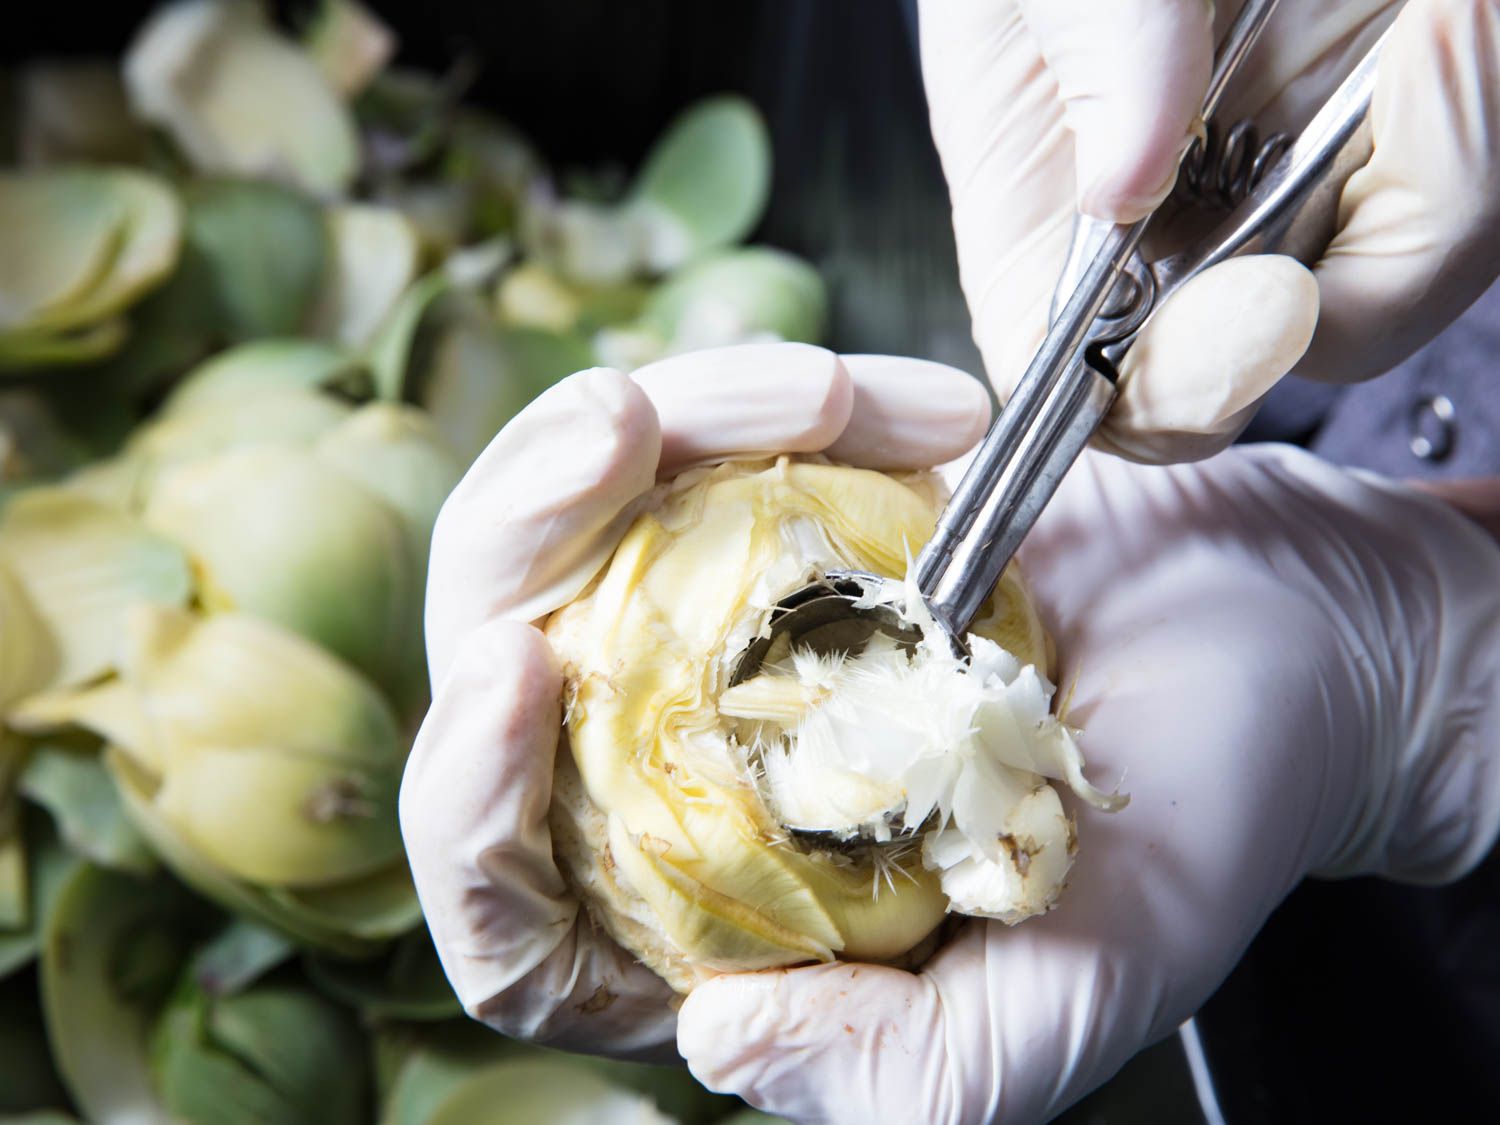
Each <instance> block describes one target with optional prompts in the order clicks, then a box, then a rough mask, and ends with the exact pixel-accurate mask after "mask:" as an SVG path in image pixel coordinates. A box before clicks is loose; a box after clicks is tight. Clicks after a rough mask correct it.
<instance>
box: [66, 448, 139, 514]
mask: <svg viewBox="0 0 1500 1125" xmlns="http://www.w3.org/2000/svg"><path fill="white" fill-rule="evenodd" d="M148 468H149V464H148V462H147V460H146V459H145V458H144V457H135V456H128V455H124V454H122V455H120V456H118V457H106V458H105V459H103V460H101V461H93V462H90V463H89V464H87V465H84V466H82V467H81V468H78V469H76V470H74V471H73V472H72V473H70V474H69V475H68V476H67V478H66V479H65V480H64V482H63V483H64V484H66V485H67V487H69V488H71V489H72V490H73V491H75V492H79V493H82V494H83V495H84V496H87V497H89V498H90V499H92V500H94V501H96V502H98V503H100V504H103V505H104V506H105V507H106V508H113V509H115V510H116V511H119V512H138V511H139V510H140V506H141V503H142V502H143V499H144V496H145V487H146V480H147V477H148V475H149V474H148V472H147V470H148Z"/></svg>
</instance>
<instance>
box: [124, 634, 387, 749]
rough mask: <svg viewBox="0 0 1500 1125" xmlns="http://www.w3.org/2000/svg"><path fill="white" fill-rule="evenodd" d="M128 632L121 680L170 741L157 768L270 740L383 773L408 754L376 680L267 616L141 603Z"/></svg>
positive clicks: (281, 746)
mask: <svg viewBox="0 0 1500 1125" xmlns="http://www.w3.org/2000/svg"><path fill="white" fill-rule="evenodd" d="M124 633H125V643H124V658H123V659H122V661H121V666H120V682H121V683H122V684H124V686H125V687H126V688H127V689H128V690H129V691H131V692H132V693H134V694H135V696H136V697H137V699H138V700H139V706H140V707H141V709H142V710H143V711H144V712H145V713H147V714H148V715H149V716H150V717H151V722H152V730H153V732H154V734H155V736H156V738H157V739H158V742H159V745H161V746H162V747H163V751H162V754H161V755H160V758H159V761H160V766H159V775H158V776H161V775H165V774H167V773H170V772H171V771H172V770H173V769H174V768H175V766H176V764H177V762H178V758H179V755H180V754H182V753H187V752H190V750H194V749H198V748H225V749H243V750H246V751H252V752H253V751H257V750H259V749H260V748H261V747H268V746H269V747H274V748H276V751H278V752H280V753H284V754H293V755H306V756H309V757H314V758H320V759H322V760H324V761H327V762H328V763H330V764H331V765H333V766H335V767H337V768H340V769H350V770H367V771H369V772H371V773H372V774H373V775H376V776H380V777H384V776H385V775H386V774H387V773H388V772H389V771H390V770H392V769H396V768H399V766H400V764H401V762H402V761H403V760H404V759H405V755H406V745H405V742H404V740H403V739H402V737H401V735H400V733H399V730H398V727H397V724H396V720H395V718H394V717H393V716H392V715H391V712H390V708H389V706H388V705H387V704H386V702H385V700H384V699H383V698H382V697H381V695H380V693H379V692H378V691H376V690H375V688H374V686H373V685H371V684H370V683H369V681H367V680H366V679H365V678H364V677H363V676H361V675H359V674H358V673H357V672H356V671H355V670H354V669H352V668H350V667H349V666H348V665H346V664H345V663H343V662H342V661H340V660H338V659H337V658H335V657H334V656H332V655H331V654H329V653H328V652H326V651H324V650H323V649H322V648H320V647H318V646H317V645H315V644H312V643H310V642H308V641H306V640H304V639H303V638H301V637H299V636H297V635H296V634H295V633H291V632H288V631H286V630H285V629H282V628H279V627H277V626H276V625H275V624H273V623H272V622H270V621H265V620H261V619H259V618H256V617H251V616H248V615H245V614H218V615H211V616H208V617H201V616H198V615H196V614H193V613H190V612H188V611H187V610H183V609H175V608H170V609H169V608H166V607H161V606H144V607H141V608H140V609H138V610H137V611H136V612H135V613H133V614H131V615H130V616H129V617H128V618H127V620H126V621H125V623H124Z"/></svg>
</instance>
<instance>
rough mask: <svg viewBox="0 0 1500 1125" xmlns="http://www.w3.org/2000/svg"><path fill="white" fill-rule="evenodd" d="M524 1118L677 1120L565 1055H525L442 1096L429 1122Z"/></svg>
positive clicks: (585, 1124)
mask: <svg viewBox="0 0 1500 1125" xmlns="http://www.w3.org/2000/svg"><path fill="white" fill-rule="evenodd" d="M520 1121H569V1122H577V1123H579V1125H675V1122H674V1121H673V1119H672V1118H670V1117H668V1116H667V1115H666V1114H664V1113H662V1112H661V1110H660V1109H658V1108H657V1107H656V1103H655V1102H654V1101H653V1100H652V1099H651V1098H649V1097H647V1096H645V1095H643V1094H641V1093H638V1092H637V1091H635V1090H630V1089H626V1088H622V1087H620V1086H616V1085H614V1084H612V1083H610V1082H609V1081H607V1080H606V1079H604V1078H602V1077H600V1076H599V1075H597V1074H595V1073H593V1072H591V1071H590V1070H588V1069H587V1068H585V1067H582V1066H579V1065H577V1064H575V1063H572V1062H570V1061H569V1060H567V1059H564V1058H551V1059H535V1058H521V1059H514V1060H510V1061H506V1062H500V1063H496V1064H495V1065H493V1066H489V1067H486V1068H485V1069H483V1070H481V1071H479V1072H478V1073H477V1074H474V1075H472V1076H471V1077H470V1078H468V1079H467V1080H466V1081H464V1082H463V1083H461V1084H460V1085H459V1086H458V1087H457V1088H456V1089H455V1090H453V1091H452V1092H451V1093H450V1094H449V1095H448V1096H447V1097H446V1098H444V1099H443V1100H442V1101H441V1102H440V1103H439V1104H438V1105H437V1106H436V1108H435V1109H434V1110H433V1112H432V1114H431V1116H429V1117H428V1118H427V1119H426V1121H425V1125H508V1123H509V1122H520Z"/></svg>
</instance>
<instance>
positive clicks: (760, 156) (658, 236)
mask: <svg viewBox="0 0 1500 1125" xmlns="http://www.w3.org/2000/svg"><path fill="white" fill-rule="evenodd" d="M770 191H771V139H770V134H769V132H768V131H767V129H766V124H765V121H764V120H763V119H762V118H761V115H760V112H759V111H758V110H757V109H756V108H755V106H753V105H752V104H751V103H750V102H748V101H746V100H745V99H744V98H740V97H734V96H724V97H716V98H707V99H705V100H703V101H701V102H698V103H697V104H696V105H693V106H690V107H689V108H688V109H687V110H685V111H684V112H683V113H682V114H681V116H679V117H678V118H677V119H676V120H675V121H674V122H673V123H672V124H671V125H670V126H669V127H668V128H667V131H666V133H664V134H663V135H662V137H661V138H660V139H659V140H658V141H657V142H656V144H655V146H653V148H652V150H651V152H650V153H649V154H648V155H647V157H646V161H645V163H644V164H643V165H642V167H641V170H640V172H639V173H638V175H637V177H636V181H635V184H634V185H633V189H632V193H631V202H632V204H633V205H634V206H635V207H637V208H639V209H642V210H644V211H646V212H647V213H648V214H649V216H650V218H651V220H652V222H651V224H650V227H651V231H652V233H651V237H650V239H649V241H648V247H649V248H648V253H647V258H648V262H649V265H650V267H651V268H652V269H653V270H654V271H656V272H665V271H667V270H671V269H675V268H677V267H678V266H680V265H681V264H682V263H684V262H686V261H689V260H691V259H693V258H696V257H698V256H700V255H702V254H704V253H706V252H708V251H710V250H717V249H720V248H722V247H725V246H730V245H732V244H734V243H736V242H739V241H740V240H741V239H743V238H744V237H745V236H746V235H748V234H749V233H750V232H751V230H753V229H754V228H755V225H756V223H758V222H759V221H760V217H761V215H762V214H763V213H764V212H765V208H766V200H767V198H768V197H769V195H770Z"/></svg>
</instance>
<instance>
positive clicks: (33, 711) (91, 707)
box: [5, 678, 164, 773]
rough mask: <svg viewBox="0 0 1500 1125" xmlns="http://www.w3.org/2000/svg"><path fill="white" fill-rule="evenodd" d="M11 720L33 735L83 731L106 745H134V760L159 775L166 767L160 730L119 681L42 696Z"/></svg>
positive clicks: (33, 698)
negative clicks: (111, 743) (106, 743)
mask: <svg viewBox="0 0 1500 1125" xmlns="http://www.w3.org/2000/svg"><path fill="white" fill-rule="evenodd" d="M5 721H6V722H7V723H8V724H9V725H10V726H12V727H14V728H15V729H16V730H18V731H21V732H22V733H24V734H30V735H38V734H47V733H50V732H53V731H61V730H66V729H67V728H69V727H81V728H82V729H84V730H87V731H90V732H92V733H93V734H96V735H98V736H99V737H100V738H103V739H105V740H106V741H109V742H115V743H119V744H120V745H122V746H128V747H129V748H130V749H129V753H130V754H131V756H132V757H134V758H135V759H137V760H138V761H139V762H140V763H141V765H142V766H143V768H146V769H149V770H151V771H152V772H153V773H159V772H160V771H161V769H162V768H163V765H164V763H163V759H162V750H161V744H160V742H159V740H158V738H157V732H156V728H155V726H154V725H153V723H152V721H151V719H150V717H149V716H148V715H147V713H146V710H145V708H144V706H143V700H142V699H141V697H140V695H139V694H138V693H137V692H135V691H132V690H131V689H130V688H129V687H128V686H127V685H126V684H124V683H123V682H121V681H120V680H118V679H113V678H112V679H109V680H105V681H104V682H103V683H99V684H95V685H93V686H92V687H84V688H65V689H62V690H60V691H45V692H41V693H39V694H37V695H33V696H31V697H29V698H27V699H25V700H24V701H22V702H21V703H20V704H18V705H17V706H15V707H14V708H12V709H11V711H10V713H9V714H7V715H6V716H5Z"/></svg>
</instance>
